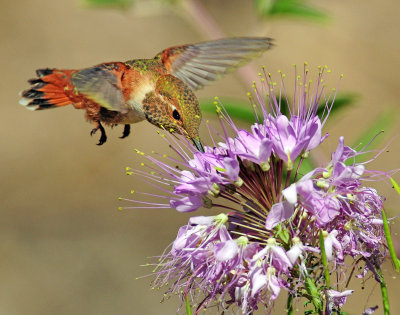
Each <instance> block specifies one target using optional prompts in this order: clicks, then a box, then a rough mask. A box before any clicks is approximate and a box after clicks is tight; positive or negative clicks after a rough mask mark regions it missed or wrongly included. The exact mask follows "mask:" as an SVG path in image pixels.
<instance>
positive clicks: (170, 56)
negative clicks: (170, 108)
mask: <svg viewBox="0 0 400 315" xmlns="http://www.w3.org/2000/svg"><path fill="white" fill-rule="evenodd" d="M271 46H272V40H271V39H270V38H266V37H238V38H226V39H220V40H216V41H209V42H204V43H198V44H193V45H183V46H175V47H171V48H168V49H165V50H164V51H162V52H161V53H160V54H158V55H157V56H156V58H161V61H162V63H163V64H164V65H165V67H166V68H167V70H168V71H169V72H170V73H171V74H172V75H174V76H176V77H178V78H179V79H180V80H182V81H184V82H185V83H186V84H188V85H189V86H190V87H191V88H192V89H194V90H197V89H200V88H202V87H203V86H204V85H207V84H210V83H211V82H213V81H215V80H217V79H218V78H219V77H220V76H221V75H223V74H225V73H228V72H231V71H233V70H235V69H236V68H238V67H240V66H242V65H243V64H245V63H247V62H249V61H250V60H251V59H253V58H256V57H257V56H259V55H261V54H262V53H263V52H264V51H266V50H268V49H270V48H271Z"/></svg>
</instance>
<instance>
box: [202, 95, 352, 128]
mask: <svg viewBox="0 0 400 315" xmlns="http://www.w3.org/2000/svg"><path fill="white" fill-rule="evenodd" d="M289 99H290V98H289ZM356 100H357V95H356V94H352V93H347V94H341V95H337V96H336V99H335V103H334V105H333V107H332V110H331V113H330V115H332V114H334V113H337V112H338V111H339V110H342V109H344V108H346V107H348V106H350V105H352V104H354V102H355V101H356ZM222 103H223V104H224V107H225V108H226V110H227V112H228V114H229V116H231V118H233V120H236V119H239V120H241V121H247V122H249V123H254V122H255V120H256V119H255V117H254V111H253V109H252V107H251V105H250V102H245V101H238V100H233V99H223V100H222ZM280 103H281V113H282V114H283V115H285V116H289V110H288V104H287V102H286V99H285V98H284V97H282V98H281V100H280ZM200 106H201V109H202V110H203V112H205V113H213V114H214V113H215V105H214V100H201V101H200ZM324 108H325V103H324V102H323V103H320V104H319V105H318V110H317V115H318V116H319V117H321V116H322V114H323V112H324Z"/></svg>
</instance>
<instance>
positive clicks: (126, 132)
mask: <svg viewBox="0 0 400 315" xmlns="http://www.w3.org/2000/svg"><path fill="white" fill-rule="evenodd" d="M130 133H131V125H129V124H126V125H124V131H123V133H122V136H121V137H119V138H120V139H124V138H126V137H127V136H129V134H130Z"/></svg>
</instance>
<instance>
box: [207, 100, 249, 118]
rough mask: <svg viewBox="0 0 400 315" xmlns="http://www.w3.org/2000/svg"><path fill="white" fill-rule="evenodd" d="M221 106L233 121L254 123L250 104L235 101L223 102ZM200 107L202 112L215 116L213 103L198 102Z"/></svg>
mask: <svg viewBox="0 0 400 315" xmlns="http://www.w3.org/2000/svg"><path fill="white" fill-rule="evenodd" d="M223 104H224V107H225V108H226V110H227V112H228V114H229V116H231V118H233V120H235V119H239V120H242V121H247V122H250V123H254V122H255V117H254V112H253V110H252V108H251V105H250V103H245V102H241V101H237V100H223ZM200 107H201V109H202V110H203V112H206V113H213V114H215V105H214V101H200Z"/></svg>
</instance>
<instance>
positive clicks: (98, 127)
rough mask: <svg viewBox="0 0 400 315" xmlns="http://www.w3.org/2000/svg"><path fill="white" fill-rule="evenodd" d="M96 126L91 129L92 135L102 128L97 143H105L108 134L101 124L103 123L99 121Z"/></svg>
mask: <svg viewBox="0 0 400 315" xmlns="http://www.w3.org/2000/svg"><path fill="white" fill-rule="evenodd" d="M95 126H96V127H95V128H93V129H92V131H90V135H91V136H93V135H94V134H95V133H96V131H97V130H99V129H100V132H101V135H100V139H99V143H98V144H97V145H102V144H103V143H105V142H106V141H107V135H106V131H105V130H104V127H103V126H102V125H101V123H100V122H99V121H96V122H95Z"/></svg>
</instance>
